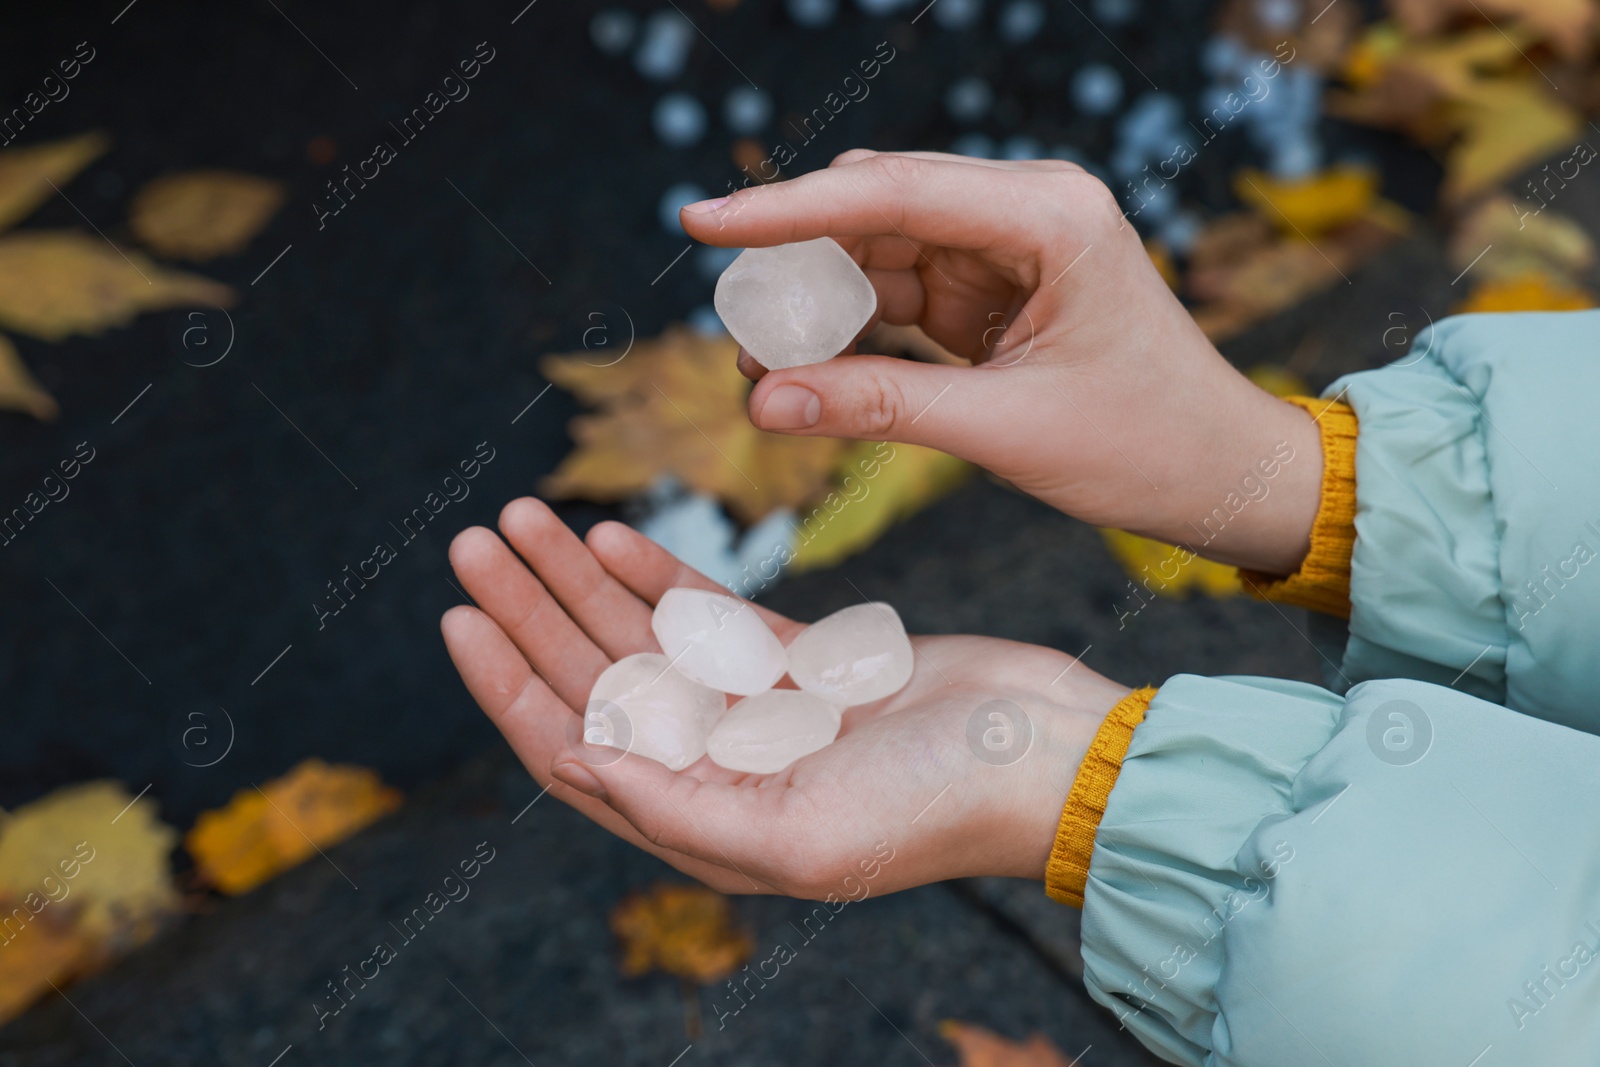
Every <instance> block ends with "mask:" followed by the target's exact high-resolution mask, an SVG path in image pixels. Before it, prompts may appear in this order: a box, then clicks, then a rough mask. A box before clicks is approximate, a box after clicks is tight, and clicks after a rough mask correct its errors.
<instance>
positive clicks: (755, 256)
mask: <svg viewBox="0 0 1600 1067" xmlns="http://www.w3.org/2000/svg"><path fill="white" fill-rule="evenodd" d="M757 195H759V194H757ZM714 303H715V304H716V308H717V314H718V315H721V316H722V321H723V324H724V325H726V326H727V327H728V332H729V333H730V334H732V335H733V338H734V340H736V341H738V342H739V343H740V344H741V345H743V346H744V348H745V351H747V352H749V353H750V355H751V356H752V357H753V358H754V359H755V361H756V362H757V363H760V364H761V365H762V366H763V367H766V368H767V369H769V370H778V369H780V368H783V367H803V366H805V365H806V364H809V363H821V362H822V361H823V360H827V359H832V358H833V357H834V356H836V355H838V354H839V353H840V352H842V351H844V350H845V348H847V347H848V346H849V345H850V344H851V343H852V342H853V341H855V339H856V336H857V335H858V334H859V333H860V332H861V330H862V328H863V327H865V326H866V325H867V323H868V322H869V321H870V320H871V319H872V313H873V311H875V310H876V309H877V307H878V294H877V291H876V290H874V289H873V288H872V283H871V282H870V281H868V280H867V276H866V275H865V274H863V273H862V272H861V268H860V267H858V266H856V262H855V260H853V259H851V258H850V255H849V253H847V252H846V251H845V250H844V249H842V248H840V247H839V246H838V244H836V243H835V242H834V241H833V239H832V238H829V237H818V238H817V239H816V240H814V241H799V242H796V243H795V244H788V245H778V246H776V247H774V248H747V249H745V250H744V251H743V252H742V253H740V254H739V258H738V259H736V260H734V261H733V262H732V263H731V264H730V265H729V266H728V269H727V270H725V271H723V272H722V277H721V278H719V279H717V292H716V296H715V298H714Z"/></svg>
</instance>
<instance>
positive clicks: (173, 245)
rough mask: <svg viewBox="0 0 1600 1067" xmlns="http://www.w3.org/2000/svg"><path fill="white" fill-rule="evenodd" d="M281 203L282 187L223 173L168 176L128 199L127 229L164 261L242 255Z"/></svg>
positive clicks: (281, 184)
mask: <svg viewBox="0 0 1600 1067" xmlns="http://www.w3.org/2000/svg"><path fill="white" fill-rule="evenodd" d="M282 204H283V183H281V182H275V181H271V180H270V179H267V178H258V177H256V176H255V175H253V174H240V173H238V172H236V171H228V170H196V171H189V172H186V173H183V174H169V175H166V176H165V177H162V178H157V179H156V180H155V181H153V182H151V183H150V184H149V185H146V186H145V187H144V188H143V189H141V190H139V194H138V195H137V196H135V197H134V198H133V206H132V208H131V212H130V215H129V218H128V225H129V227H130V228H131V229H132V230H133V233H134V236H135V237H137V238H139V240H141V241H143V242H144V243H145V244H146V245H148V246H149V247H151V248H152V249H154V250H155V251H157V252H159V253H161V254H162V255H164V256H174V257H180V258H183V259H194V260H207V259H215V258H216V257H218V256H228V255H234V254H236V253H238V252H242V251H244V248H245V246H246V245H248V244H249V243H250V240H251V238H253V237H255V235H256V234H257V233H259V232H261V228H262V227H263V226H265V225H266V224H267V220H268V219H270V218H272V215H273V213H274V212H276V211H277V210H278V208H279V207H281V206H282Z"/></svg>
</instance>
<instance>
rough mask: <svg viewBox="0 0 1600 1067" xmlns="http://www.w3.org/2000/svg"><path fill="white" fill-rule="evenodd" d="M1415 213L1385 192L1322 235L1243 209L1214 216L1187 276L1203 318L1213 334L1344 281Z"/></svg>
mask: <svg viewBox="0 0 1600 1067" xmlns="http://www.w3.org/2000/svg"><path fill="white" fill-rule="evenodd" d="M1408 226H1409V218H1408V216H1406V214H1405V213H1404V212H1403V211H1402V210H1401V209H1399V208H1398V207H1395V206H1394V205H1392V204H1390V203H1389V202H1388V201H1385V200H1378V201H1375V202H1374V203H1373V204H1372V205H1371V206H1370V207H1369V208H1368V210H1367V211H1366V212H1365V214H1363V215H1362V217H1361V218H1359V219H1356V220H1355V221H1354V222H1350V223H1347V224H1345V225H1343V226H1340V227H1338V228H1337V229H1334V230H1330V231H1328V232H1327V233H1324V234H1322V235H1321V236H1319V237H1317V238H1316V239H1315V240H1314V241H1307V240H1304V239H1302V238H1301V237H1300V236H1299V235H1298V234H1291V235H1288V236H1284V237H1274V236H1273V235H1272V234H1271V232H1270V230H1269V227H1268V226H1267V223H1266V220H1264V219H1262V218H1260V217H1259V216H1252V215H1241V214H1236V215H1233V216H1224V217H1222V218H1220V219H1218V220H1216V221H1214V222H1213V223H1212V224H1211V225H1210V226H1208V227H1207V230H1206V231H1205V232H1204V233H1202V234H1201V236H1200V239H1199V240H1197V241H1196V242H1195V246H1194V249H1193V250H1192V251H1191V253H1190V256H1189V274H1188V277H1187V278H1186V279H1185V282H1186V288H1187V291H1188V295H1189V296H1190V297H1191V298H1192V299H1194V300H1195V301H1196V306H1195V307H1194V308H1193V309H1192V314H1193V315H1194V319H1195V322H1197V323H1198V324H1199V325H1200V328H1201V329H1202V330H1204V331H1205V334H1206V336H1207V337H1210V338H1211V339H1212V340H1213V341H1222V340H1225V339H1227V338H1229V337H1233V336H1235V335H1237V334H1239V333H1242V332H1243V331H1244V330H1246V329H1248V328H1249V327H1250V326H1252V325H1254V324H1255V323H1257V322H1259V321H1260V320H1261V319H1263V318H1265V317H1267V316H1268V315H1271V314H1274V313H1276V312H1278V311H1282V310H1283V309H1284V308H1287V307H1291V306H1292V305H1294V304H1296V303H1298V302H1299V301H1301V300H1303V299H1305V298H1306V297H1308V296H1310V295H1311V294H1313V293H1316V292H1319V291H1321V290H1323V289H1326V288H1329V287H1330V286H1333V285H1335V284H1337V283H1339V282H1341V281H1344V280H1345V279H1346V278H1347V277H1348V276H1349V272H1350V271H1353V270H1355V269H1356V268H1357V267H1359V266H1360V265H1361V264H1363V263H1365V262H1366V261H1367V260H1369V259H1370V258H1372V257H1373V256H1374V255H1376V254H1377V253H1378V252H1380V251H1381V250H1382V249H1384V248H1385V247H1387V246H1388V245H1389V244H1390V243H1391V242H1393V241H1394V240H1395V239H1396V238H1398V237H1399V236H1400V235H1401V234H1403V233H1405V232H1406V229H1407V227H1408Z"/></svg>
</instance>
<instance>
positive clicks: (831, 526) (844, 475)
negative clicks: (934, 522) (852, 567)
mask: <svg viewBox="0 0 1600 1067" xmlns="http://www.w3.org/2000/svg"><path fill="white" fill-rule="evenodd" d="M971 473H972V465H971V464H970V463H967V462H965V461H964V460H959V459H957V458H956V457H954V456H950V455H946V454H945V453H943V452H940V451H938V450H937V449H933V448H924V447H922V446H920V445H906V444H892V445H891V444H887V443H885V442H881V441H858V442H856V443H855V444H854V445H853V446H852V447H851V450H850V451H849V452H848V453H846V455H845V459H844V462H843V463H842V464H840V466H839V472H838V477H839V485H838V486H837V487H836V488H835V489H834V490H833V491H832V492H830V493H828V494H827V495H826V496H824V497H823V498H822V500H821V501H820V502H819V503H818V504H817V505H816V506H815V507H813V508H812V509H811V510H810V511H809V512H807V513H805V514H801V515H797V516H796V517H795V537H794V559H793V560H792V561H790V564H789V567H790V570H791V571H792V572H793V573H800V572H802V571H808V570H814V569H816V568H818V567H832V566H834V565H835V564H837V563H838V562H840V561H841V560H843V559H846V558H848V557H849V556H853V555H855V554H856V553H857V552H860V551H861V550H862V549H864V548H866V547H867V546H868V545H870V544H872V542H874V541H876V540H877V539H878V538H879V537H880V536H881V535H882V534H883V531H884V530H886V529H888V528H889V527H890V526H892V525H893V524H894V523H896V522H898V521H899V520H901V519H903V518H905V517H906V516H908V515H910V514H912V513H914V512H916V511H918V510H920V509H922V508H923V507H926V506H927V505H928V504H930V503H932V502H933V501H934V500H937V499H938V498H939V497H941V496H943V495H944V494H945V493H947V492H949V491H950V490H951V489H954V488H955V487H956V486H957V485H960V484H961V482H963V481H964V480H966V478H967V476H968V475H969V474H971Z"/></svg>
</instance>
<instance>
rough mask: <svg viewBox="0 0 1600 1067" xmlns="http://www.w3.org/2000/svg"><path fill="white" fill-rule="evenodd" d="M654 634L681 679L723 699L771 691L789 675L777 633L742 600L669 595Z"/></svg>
mask: <svg viewBox="0 0 1600 1067" xmlns="http://www.w3.org/2000/svg"><path fill="white" fill-rule="evenodd" d="M650 629H651V630H652V631H654V632H655V635H656V640H657V641H659V642H661V650H662V651H663V652H665V653H666V654H667V658H668V659H669V660H671V662H672V664H673V666H674V667H676V668H677V670H678V671H679V673H681V674H684V675H686V676H687V677H689V678H692V679H694V680H695V681H697V682H699V683H700V684H701V685H708V686H710V687H711V688H713V689H720V690H721V691H722V692H724V693H735V694H738V695H739V696H749V695H751V694H752V693H760V692H763V691H764V690H767V689H771V688H772V686H773V684H774V683H775V682H777V680H778V679H779V678H782V677H783V674H784V671H785V670H787V669H788V657H787V656H786V655H785V654H784V651H783V645H782V643H780V642H779V641H778V637H777V635H776V634H774V633H773V632H772V628H771V627H769V626H768V625H767V624H766V623H765V622H763V621H762V620H761V616H760V615H758V614H757V613H756V609H755V608H754V607H752V606H751V605H749V604H746V603H744V602H743V601H741V600H736V599H734V598H733V597H731V596H724V595H723V594H721V593H708V592H706V591H705V590H702V589H683V588H680V589H668V590H667V591H666V593H664V594H662V597H661V600H660V601H659V602H658V603H657V604H656V610H655V614H654V615H652V616H651V617H650Z"/></svg>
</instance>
